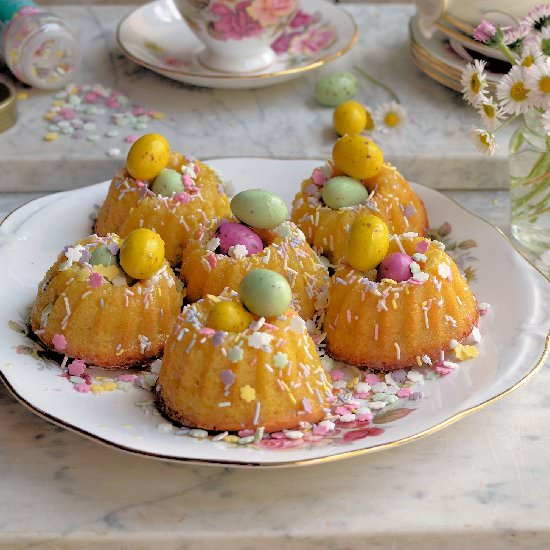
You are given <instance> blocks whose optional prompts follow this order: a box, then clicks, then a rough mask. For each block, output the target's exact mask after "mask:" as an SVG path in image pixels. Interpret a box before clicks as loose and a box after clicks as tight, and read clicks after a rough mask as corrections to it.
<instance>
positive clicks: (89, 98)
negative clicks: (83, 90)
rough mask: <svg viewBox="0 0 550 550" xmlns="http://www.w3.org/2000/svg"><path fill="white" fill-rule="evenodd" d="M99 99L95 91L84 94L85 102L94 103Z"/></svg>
mask: <svg viewBox="0 0 550 550" xmlns="http://www.w3.org/2000/svg"><path fill="white" fill-rule="evenodd" d="M98 99H99V96H98V95H97V94H96V93H95V92H88V93H87V94H86V95H85V96H84V101H86V102H87V103H95V102H96V101H97V100H98Z"/></svg>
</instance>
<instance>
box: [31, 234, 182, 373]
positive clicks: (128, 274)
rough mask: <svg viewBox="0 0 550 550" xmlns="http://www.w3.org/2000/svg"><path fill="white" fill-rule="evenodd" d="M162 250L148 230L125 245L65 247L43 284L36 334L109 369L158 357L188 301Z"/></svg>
mask: <svg viewBox="0 0 550 550" xmlns="http://www.w3.org/2000/svg"><path fill="white" fill-rule="evenodd" d="M119 246H122V248H121V249H120V250H119ZM163 248H164V245H163V243H162V240H161V239H160V238H159V237H158V235H156V234H154V233H153V232H152V231H149V230H147V229H141V230H137V231H135V232H133V233H131V234H130V235H129V236H128V238H127V239H126V240H125V241H124V242H123V243H121V240H120V239H119V237H118V236H117V235H114V234H110V235H107V236H106V237H98V236H97V235H91V236H90V237H87V238H85V239H83V240H81V241H78V242H77V243H76V244H74V245H72V246H68V247H66V249H65V250H64V251H63V252H62V253H61V254H60V255H59V257H58V259H57V261H56V262H55V264H54V265H53V266H52V267H51V268H50V269H49V271H48V272H47V274H46V276H45V277H44V279H43V281H42V282H41V283H40V285H39V287H38V294H37V297H36V300H35V302H34V304H33V307H32V310H31V327H32V330H33V331H34V333H35V334H36V336H37V337H38V338H39V339H40V340H41V342H42V343H43V344H44V345H45V346H47V347H48V348H50V349H52V350H54V351H56V352H58V353H61V354H63V355H66V356H68V357H72V358H75V359H81V360H83V361H84V362H86V363H88V364H90V365H95V366H100V367H104V368H121V367H130V366H134V365H138V364H141V363H145V362H147V361H150V360H151V359H153V358H155V357H157V356H159V355H160V354H161V353H162V351H163V349H164V344H165V342H166V339H167V338H168V335H169V334H170V332H171V330H172V327H173V325H174V322H175V320H176V318H177V316H178V315H179V313H180V310H181V303H182V292H181V288H182V285H181V282H180V281H179V279H178V278H177V277H176V276H175V275H174V273H173V271H172V269H171V267H170V265H169V264H168V262H166V261H165V260H164V252H163ZM122 266H124V268H123V267H122Z"/></svg>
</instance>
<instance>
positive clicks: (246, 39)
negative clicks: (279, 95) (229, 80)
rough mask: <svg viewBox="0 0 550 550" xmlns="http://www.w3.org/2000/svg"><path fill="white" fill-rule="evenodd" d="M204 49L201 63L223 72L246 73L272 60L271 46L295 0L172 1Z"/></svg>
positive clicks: (291, 11) (294, 11) (289, 15)
mask: <svg viewBox="0 0 550 550" xmlns="http://www.w3.org/2000/svg"><path fill="white" fill-rule="evenodd" d="M174 3H175V5H176V7H177V8H178V9H179V11H180V13H181V14H182V16H183V18H184V19H185V21H186V22H187V24H188V25H189V28H190V29H191V30H192V31H193V32H194V33H195V35H196V36H197V37H198V38H199V40H201V42H203V44H204V45H205V46H206V48H205V49H204V50H203V51H202V52H200V54H199V60H200V62H201V63H202V64H203V65H205V66H206V67H208V68H210V69H214V70H215V71H220V72H225V73H249V72H253V71H258V70H260V69H264V68H265V67H267V66H269V65H270V64H271V63H272V62H273V61H274V60H275V53H274V52H273V50H272V49H271V47H270V44H271V43H272V42H273V41H274V40H275V38H277V36H278V35H279V34H281V33H282V31H283V30H284V29H285V28H286V26H287V25H288V23H289V22H290V20H291V18H292V17H293V15H294V14H295V13H296V11H297V9H298V0H174Z"/></svg>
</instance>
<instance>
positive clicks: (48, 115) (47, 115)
mask: <svg viewBox="0 0 550 550" xmlns="http://www.w3.org/2000/svg"><path fill="white" fill-rule="evenodd" d="M42 118H43V119H44V120H48V121H50V120H53V119H54V118H55V113H52V112H49V113H46V114H45V115H44V116H43V117H42Z"/></svg>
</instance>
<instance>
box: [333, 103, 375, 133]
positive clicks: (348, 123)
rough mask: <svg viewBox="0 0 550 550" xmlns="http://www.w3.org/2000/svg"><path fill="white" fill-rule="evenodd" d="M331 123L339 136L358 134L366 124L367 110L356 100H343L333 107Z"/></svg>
mask: <svg viewBox="0 0 550 550" xmlns="http://www.w3.org/2000/svg"><path fill="white" fill-rule="evenodd" d="M332 125H333V126H334V129H335V130H336V132H337V133H338V135H340V136H343V135H345V134H360V133H361V132H362V131H363V130H364V129H365V127H366V126H367V111H366V110H365V107H363V105H361V103H359V102H358V101H354V100H353V99H352V100H349V101H344V102H343V103H340V105H338V107H336V109H334V113H333V114H332Z"/></svg>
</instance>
